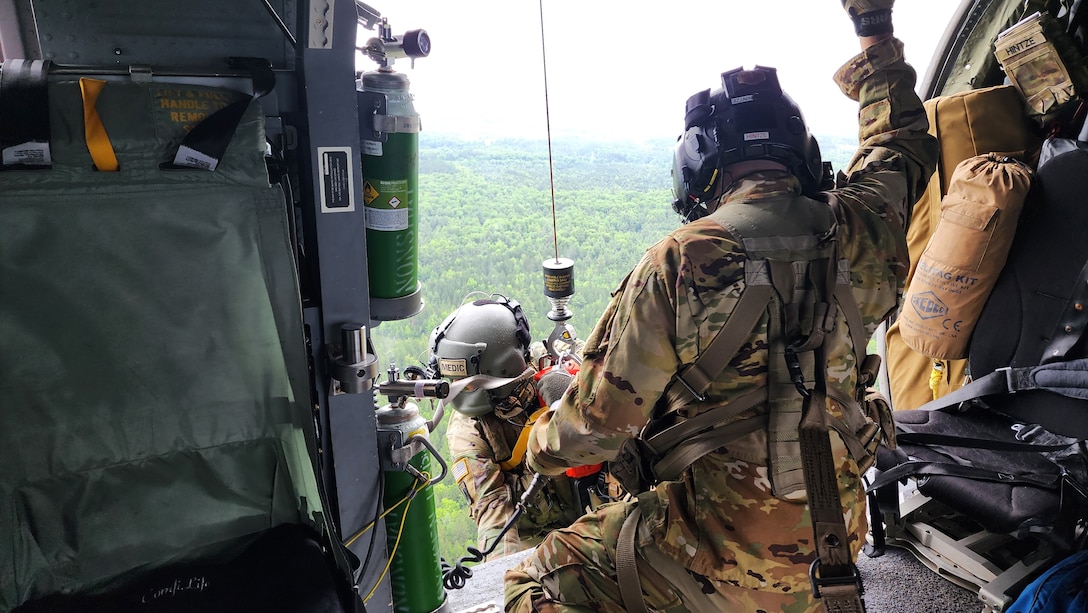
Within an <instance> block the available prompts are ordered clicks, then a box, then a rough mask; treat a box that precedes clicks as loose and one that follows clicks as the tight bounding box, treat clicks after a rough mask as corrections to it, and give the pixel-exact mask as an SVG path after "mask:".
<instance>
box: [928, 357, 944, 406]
mask: <svg viewBox="0 0 1088 613" xmlns="http://www.w3.org/2000/svg"><path fill="white" fill-rule="evenodd" d="M943 382H944V363H943V362H941V361H940V360H933V369H932V370H930V371H929V391H931V392H933V399H934V400H936V399H938V398H940V397H941V383H943Z"/></svg>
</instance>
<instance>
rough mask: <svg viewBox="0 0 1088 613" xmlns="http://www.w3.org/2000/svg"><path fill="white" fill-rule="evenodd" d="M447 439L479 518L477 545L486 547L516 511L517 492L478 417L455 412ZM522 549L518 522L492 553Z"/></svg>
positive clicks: (462, 486) (454, 464)
mask: <svg viewBox="0 0 1088 613" xmlns="http://www.w3.org/2000/svg"><path fill="white" fill-rule="evenodd" d="M446 440H447V442H448V443H449V446H450V455H451V456H452V457H453V462H452V464H451V467H452V468H451V472H452V474H453V478H454V480H455V481H456V482H457V487H458V488H459V489H460V490H461V493H462V494H464V496H465V498H466V499H467V500H468V506H469V515H471V516H472V519H473V520H474V521H475V522H476V540H477V545H476V546H477V547H478V548H479V549H480V550H481V551H483V550H484V549H485V548H486V547H487V546H488V545H490V544H491V542H492V541H493V540H494V539H495V537H496V536H498V534H499V532H500V531H502V528H503V526H505V525H506V522H507V521H509V519H510V517H511V516H512V515H513V513H514V503H515V501H514V500H513V494H512V492H511V489H510V486H509V484H508V483H507V482H506V475H505V474H504V473H503V472H502V470H500V469H499V463H498V462H496V461H495V457H494V454H493V452H492V451H491V447H490V445H488V443H487V441H486V440H484V437H482V436H481V435H480V433H479V432H478V431H477V430H476V421H475V420H474V419H472V418H471V417H468V416H465V415H462V414H460V413H456V412H455V413H454V414H453V415H452V416H451V417H450V424H449V429H448V430H447V431H446ZM520 550H521V540H520V538H519V537H518V529H517V526H516V525H515V526H513V527H511V528H510V530H508V531H507V532H506V534H505V535H503V542H502V544H501V545H499V546H498V547H497V548H496V549H495V552H494V553H493V554H492V556H490V557H499V556H502V555H506V554H508V553H514V552H515V551H520ZM490 557H489V559H490Z"/></svg>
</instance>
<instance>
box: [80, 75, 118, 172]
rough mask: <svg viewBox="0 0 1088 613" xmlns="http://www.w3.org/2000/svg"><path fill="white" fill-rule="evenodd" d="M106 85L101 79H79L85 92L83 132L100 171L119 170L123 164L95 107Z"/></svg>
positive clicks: (93, 159)
mask: <svg viewBox="0 0 1088 613" xmlns="http://www.w3.org/2000/svg"><path fill="white" fill-rule="evenodd" d="M105 86H106V82H105V81H101V80H99V79H87V78H80V80H79V91H80V93H81V94H83V134H84V137H85V138H86V139H87V150H88V151H90V152H91V160H92V161H94V167H95V168H97V169H98V170H99V171H100V172H117V171H118V170H120V168H121V166H120V164H118V163H117V156H116V155H115V154H114V152H113V144H112V143H110V137H109V135H108V134H106V127H105V126H103V125H102V120H101V119H100V118H99V117H98V110H97V109H95V103H97V102H98V94H100V93H102V88H103V87H105Z"/></svg>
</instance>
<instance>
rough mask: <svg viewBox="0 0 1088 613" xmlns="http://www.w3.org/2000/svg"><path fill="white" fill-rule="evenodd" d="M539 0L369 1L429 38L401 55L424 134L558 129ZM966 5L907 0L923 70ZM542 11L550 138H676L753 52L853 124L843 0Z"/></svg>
mask: <svg viewBox="0 0 1088 613" xmlns="http://www.w3.org/2000/svg"><path fill="white" fill-rule="evenodd" d="M538 2H539V0H457V1H454V0H387V1H385V2H383V1H382V0H370V2H369V3H370V5H371V6H373V7H374V8H375V9H376V10H378V11H379V12H380V13H381V14H382V16H383V17H385V18H387V19H388V20H389V23H390V25H391V26H392V29H393V32H394V34H397V35H399V34H401V33H403V32H404V31H406V30H412V29H417V28H422V29H424V30H426V31H427V33H428V34H429V35H430V37H431V42H432V51H431V54H430V56H429V57H426V58H420V59H418V60H416V62H415V67H414V68H413V67H411V65H410V64H409V62H408V60H404V59H402V60H398V61H397V63H396V65H395V68H396V69H397V70H398V71H401V72H404V73H406V74H407V75H408V77H409V79H410V81H411V91H412V93H413V95H414V97H415V107H416V110H417V111H418V112H419V114H420V115H421V116H422V122H423V130H424V131H425V132H426V131H433V132H436V133H456V134H460V135H463V136H479V137H485V138H495V137H502V136H519V137H529V138H544V137H545V136H546V135H547V119H546V114H545V89H544V80H545V72H544V57H543V54H542V49H541V9H540V5H539V3H538ZM958 4H959V2H958V1H957V0H899V2H898V3H897V4H896V6H895V9H894V12H893V17H894V23H895V28H896V35H897V36H899V37H900V38H901V39H902V40H903V41H904V42H905V44H906V54H907V60H908V61H909V62H911V64H912V65H913V66H914V67H915V69H916V70H917V71H918V75H919V78H921V77H922V76H923V75H924V74H925V70H926V67H927V66H928V64H929V61H930V58H931V57H932V54H933V49H934V47H935V45H936V44H937V41H938V39H939V38H940V37H941V35H942V34H943V33H944V30H945V25H946V23H947V22H948V19H949V17H950V16H951V14H952V13H953V12H954V10H955V8H956V6H957V5H958ZM543 20H544V39H545V41H546V46H545V48H544V50H545V51H546V62H547V97H548V108H549V109H550V114H551V132H552V136H553V137H557V136H561V135H567V134H580V135H585V136H594V137H605V138H610V139H626V138H634V139H642V138H675V137H676V136H677V135H678V134H679V132H680V130H681V128H682V127H683V126H682V123H683V114H684V101H685V100H686V99H687V98H688V96H690V95H691V94H693V93H695V92H697V91H699V90H702V89H706V88H715V87H719V86H720V85H721V78H720V74H721V73H722V72H724V71H726V70H730V69H732V68H736V67H738V66H744V67H746V68H751V67H752V66H754V65H756V64H761V65H764V66H773V67H775V68H777V69H778V73H779V80H780V81H781V83H782V87H783V89H785V90H786V92H788V93H789V94H790V95H791V96H792V97H793V98H794V99H795V100H796V101H797V102H798V104H799V105H800V106H801V109H802V110H803V112H804V114H805V118H806V120H807V121H808V123H809V125H810V128H811V130H812V131H813V132H814V133H816V134H824V135H853V134H855V133H856V126H857V124H856V113H857V106H856V104H855V103H853V102H851V101H850V100H848V99H846V98H845V97H844V96H843V95H842V94H841V93H840V92H839V90H838V88H837V87H836V86H835V85H834V83H833V81H832V75H833V74H834V72H835V70H836V69H837V68H838V67H839V66H841V65H842V64H843V63H844V62H845V61H846V60H848V59H849V58H850V57H851V56H852V55H854V54H855V53H857V51H858V43H857V38H856V37H855V36H854V33H853V29H852V25H851V23H850V20H849V19H848V18H847V17H846V15H845V13H844V12H843V10H842V7H841V3H840V1H839V0H716V1H713V2H711V1H707V0H664V1H661V2H648V1H645V0H543ZM371 34H372V33H370V32H367V33H365V35H366V36H364V40H365V38H366V37H369V35H371ZM375 67H376V65H375V64H374V63H373V62H371V61H369V60H363V61H361V62H360V68H362V69H363V70H372V69H373V68H375Z"/></svg>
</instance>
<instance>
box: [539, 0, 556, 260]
mask: <svg viewBox="0 0 1088 613" xmlns="http://www.w3.org/2000/svg"><path fill="white" fill-rule="evenodd" d="M538 5H539V6H540V59H541V63H542V64H543V66H544V121H545V124H546V126H547V132H548V185H549V187H551V190H552V243H553V244H554V245H555V261H557V262H558V261H559V230H558V226H557V224H556V221H555V166H554V164H553V163H552V117H551V110H550V109H549V105H548V53H547V51H546V50H545V47H544V0H538Z"/></svg>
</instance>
